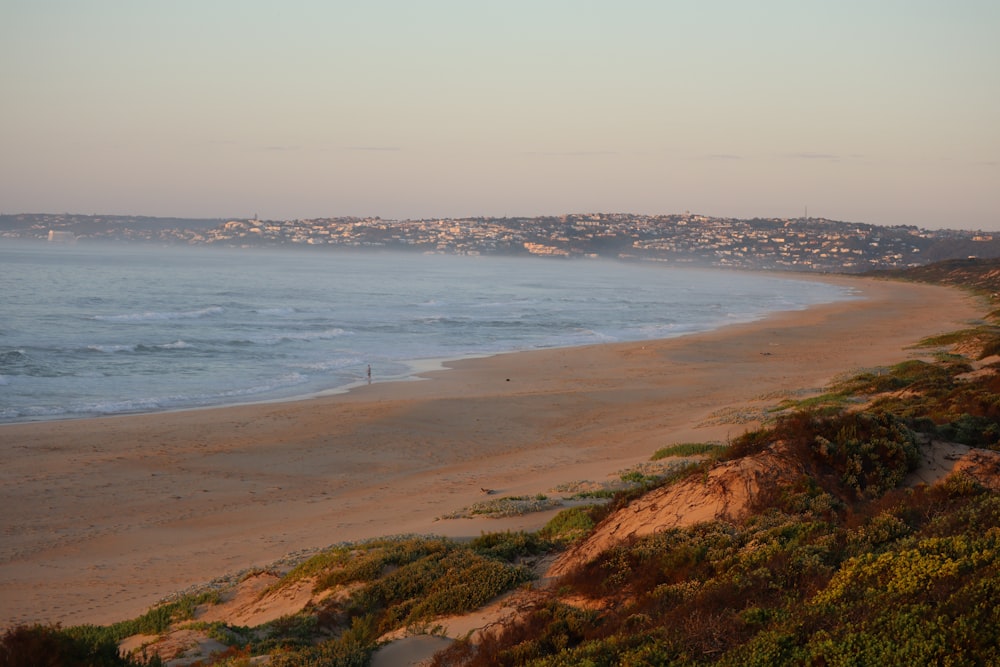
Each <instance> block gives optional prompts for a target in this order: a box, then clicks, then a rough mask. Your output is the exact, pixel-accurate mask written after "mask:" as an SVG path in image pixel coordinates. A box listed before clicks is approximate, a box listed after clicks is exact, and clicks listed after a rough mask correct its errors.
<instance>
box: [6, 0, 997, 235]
mask: <svg viewBox="0 0 1000 667" xmlns="http://www.w3.org/2000/svg"><path fill="white" fill-rule="evenodd" d="M998 35H1000V2H997V1H996V0H941V1H940V2H930V1H927V0H906V1H902V0H866V1H857V0H837V1H828V2H818V1H808V0H794V1H792V0H789V1H780V0H758V1H756V2H750V1H748V0H747V1H740V2H735V1H732V0H717V1H712V0H691V1H687V0H677V1H671V0H616V1H611V0H607V1H587V0H575V1H572V2H570V1H561V0H560V1H555V0H534V1H532V2H526V1H521V0H507V1H505V2H477V1H475V0H462V1H446V0H432V1H423V2H422V1H420V0H401V1H396V0H366V1H359V2H350V3H347V2H339V1H333V2H330V1H320V0H316V1H311V0H283V1H282V2H265V1H263V0H238V1H237V0H197V1H192V0H170V1H168V2H152V1H141V0H86V1H83V0H0V85H2V90H3V97H2V103H0V212H5V213H17V212H66V211H69V212H77V213H122V214H125V213H128V214H140V215H177V216H189V217H193V216H208V217H246V216H252V215H253V214H255V213H257V214H259V215H260V216H261V217H262V218H274V219H284V218H296V217H319V216H337V215H362V216H363V215H379V216H382V217H401V218H405V217H409V218H420V217H433V216H465V215H512V216H513V215H546V214H559V213H571V212H587V211H604V212H633V213H677V212H683V211H685V210H690V211H692V212H698V213H704V214H707V215H719V216H736V217H754V216H768V217H770V216H775V217H784V216H789V217H795V216H800V215H802V213H803V212H804V211H805V209H806V207H808V212H809V214H810V215H815V216H823V217H828V218H835V219H842V220H852V221H863V222H871V223H875V224H887V225H892V224H916V225H919V226H923V227H931V228H936V227H953V228H968V229H990V230H1000V37H998Z"/></svg>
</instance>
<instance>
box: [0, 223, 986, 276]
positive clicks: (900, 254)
mask: <svg viewBox="0 0 1000 667" xmlns="http://www.w3.org/2000/svg"><path fill="white" fill-rule="evenodd" d="M52 234H56V235H60V238H62V235H64V234H72V235H73V237H74V238H75V239H76V240H77V241H79V242H81V243H87V242H95V241H113V242H133V243H134V242H143V243H157V244H174V245H218V246H226V247H246V248H250V247H271V246H286V247H298V248H309V249H313V250H319V249H333V248H336V249H348V250H352V251H373V250H400V251H407V252H421V253H436V254H457V255H508V256H524V257H527V256H537V257H549V258H574V257H592V258H593V257H599V258H605V259H618V260H628V261H656V262H665V263H667V264H670V265H675V266H705V267H718V268H738V269H750V270H782V271H804V272H811V273H826V272H833V273H864V272H866V271H872V270H885V269H899V268H905V267H912V266H921V265H924V264H927V263H930V262H935V261H940V260H945V259H960V258H961V259H964V258H967V257H997V256H1000V235H996V236H995V235H994V234H992V233H988V232H982V231H974V230H954V229H939V230H928V229H921V228H918V227H916V226H909V225H907V226H894V227H883V226H878V225H871V224H866V223H860V222H843V221H837V220H828V219H825V218H815V217H802V218H752V219H739V218H720V217H712V216H707V215H695V214H690V213H684V214H666V215H637V214H625V213H592V214H567V215H561V216H539V217H511V218H495V217H468V218H442V219H425V220H389V219H382V218H379V217H365V218H359V217H329V218H314V219H295V220H259V219H257V218H256V217H253V218H236V219H206V218H197V219H189V220H188V219H180V218H154V217H145V216H118V215H90V216H88V215H75V214H36V213H25V214H5V215H0V239H34V240H45V239H49V238H50V235H52ZM65 238H68V236H66V237H65Z"/></svg>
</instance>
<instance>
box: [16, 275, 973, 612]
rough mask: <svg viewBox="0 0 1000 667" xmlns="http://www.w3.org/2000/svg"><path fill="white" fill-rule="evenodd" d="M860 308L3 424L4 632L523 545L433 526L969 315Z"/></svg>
mask: <svg viewBox="0 0 1000 667" xmlns="http://www.w3.org/2000/svg"><path fill="white" fill-rule="evenodd" d="M831 280H837V281H838V282H843V283H848V284H850V285H852V286H855V287H856V288H857V289H858V290H859V291H860V292H862V293H863V295H864V298H863V299H859V300H857V301H851V302H843V303H837V304H831V305H825V306H820V307H816V308H812V309H809V310H807V311H802V312H796V313H786V314H781V315H777V316H774V317H772V318H769V319H767V320H765V321H761V322H756V323H752V324H744V325H736V326H731V327H728V328H725V329H722V330H719V331H716V332H713V333H710V334H704V335H697V336H687V337H683V338H677V339H671V340H665V341H653V342H646V343H634V344H632V343H630V344H614V345H601V346H594V347H583V348H574V349H565V350H546V351H533V352H523V353H517V354H509V355H501V356H497V357H491V358H486V359H471V360H464V361H461V362H455V363H450V364H448V366H449V367H450V368H449V369H448V370H442V371H433V372H428V373H426V374H425V379H423V380H420V381H412V382H398V383H385V384H379V383H375V384H372V385H370V386H365V387H362V388H359V389H358V390H356V391H353V392H351V393H348V394H339V395H333V396H327V397H322V398H315V399H310V400H303V401H295V402H286V403H273V404H262V405H251V406H238V407H232V408H223V409H211V410H195V411H185V412H175V413H169V414H157V415H141V416H129V417H114V418H104V419H89V420H79V421H63V422H50V423H32V424H11V425H3V426H0V481H2V484H0V517H2V521H0V523H2V527H3V533H2V536H0V623H2V626H3V627H6V626H8V625H10V624H13V623H17V622H32V621H52V622H56V621H58V622H62V623H64V624H77V623H109V622H113V621H117V620H122V619H125V618H129V617H132V616H135V615H137V614H139V613H141V612H143V611H145V609H147V608H148V607H149V606H150V605H152V604H153V603H155V602H156V601H157V600H159V599H160V598H162V597H163V596H165V595H168V594H170V593H172V592H175V591H178V590H181V589H184V588H186V587H188V586H190V585H192V584H197V583H200V582H205V581H208V580H210V579H212V578H214V577H216V576H218V575H220V574H223V573H225V572H232V571H238V570H242V569H244V568H249V567H254V566H261V565H265V564H267V563H269V562H272V561H274V560H277V559H279V558H281V557H283V556H285V555H286V554H289V553H291V552H295V551H297V550H302V549H312V548H318V547H323V546H326V545H329V544H332V543H337V542H342V541H348V540H357V539H362V538H367V537H375V536H379V535H388V534H399V533H435V534H440V535H449V536H456V537H462V536H476V535H479V534H480V533H481V532H483V531H493V530H504V529H508V528H510V529H519V528H525V529H533V528H537V527H538V526H540V525H541V524H542V523H544V521H546V520H547V519H548V518H549V517H550V516H551V514H552V512H548V513H541V514H535V515H528V516H525V517H518V518H513V519H504V520H483V519H479V520H470V519H456V520H438V517H441V516H443V515H446V514H449V513H452V512H455V511H456V510H459V509H461V508H462V507H467V506H469V505H471V504H472V503H474V502H477V501H479V500H482V499H483V489H491V490H494V491H495V492H496V493H498V494H510V495H513V494H535V493H545V492H550V491H551V490H552V489H553V488H555V487H556V486H558V485H560V484H565V483H571V482H576V481H580V480H597V481H600V480H606V479H608V477H609V475H614V474H615V473H616V472H618V471H620V470H623V469H626V468H628V467H630V466H632V465H635V464H638V463H641V462H644V461H647V460H648V458H649V455H650V454H651V453H652V452H653V451H655V450H656V449H657V448H659V447H662V446H665V445H668V444H672V443H677V442H688V441H708V440H719V441H724V440H725V439H726V438H728V437H730V436H735V435H738V434H740V433H742V432H743V431H744V430H746V429H747V428H749V427H752V426H753V425H754V424H753V418H754V415H755V414H756V412H755V410H759V409H760V408H762V407H764V406H767V405H771V404H773V403H775V402H776V401H777V400H779V399H780V397H781V396H785V395H791V394H795V393H798V392H800V391H801V390H810V389H818V388H820V387H822V386H824V385H825V384H826V383H827V382H829V381H830V380H831V379H832V378H833V377H834V376H836V375H838V374H840V373H843V372H848V371H852V370H857V369H861V368H868V367H873V366H877V365H885V364H891V363H894V362H897V361H901V360H903V359H906V358H908V357H911V356H913V355H915V354H919V353H920V352H918V351H914V350H910V349H907V346H908V345H910V344H912V343H914V342H916V341H918V340H919V339H921V338H923V337H925V336H928V335H932V334H935V333H941V332H945V331H951V330H954V329H957V328H961V327H963V326H965V324H966V323H967V322H968V321H970V320H973V319H975V318H977V317H978V316H979V315H980V313H981V312H982V306H981V304H979V303H978V302H977V301H976V300H975V299H973V298H971V297H968V296H967V295H965V294H964V293H962V292H959V291H957V290H953V289H946V288H939V287H932V286H923V285H911V284H902V283H888V282H880V281H872V280H866V279H850V278H836V279H831Z"/></svg>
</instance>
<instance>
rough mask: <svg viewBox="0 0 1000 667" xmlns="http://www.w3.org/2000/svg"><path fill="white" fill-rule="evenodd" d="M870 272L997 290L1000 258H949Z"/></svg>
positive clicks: (899, 277) (878, 274)
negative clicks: (909, 266) (904, 267)
mask: <svg viewBox="0 0 1000 667" xmlns="http://www.w3.org/2000/svg"><path fill="white" fill-rule="evenodd" d="M872 275H877V276H884V277H887V278H897V279H900V280H913V281H918V282H924V283H936V284H940V285H954V286H956V287H965V288H968V289H974V290H977V291H981V292H989V293H991V294H993V293H1000V258H995V257H994V258H969V259H949V260H945V261H942V262H935V263H933V264H927V265H925V266H916V267H911V268H907V269H894V270H888V271H876V272H873V274H872Z"/></svg>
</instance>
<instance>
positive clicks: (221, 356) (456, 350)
mask: <svg viewBox="0 0 1000 667" xmlns="http://www.w3.org/2000/svg"><path fill="white" fill-rule="evenodd" d="M847 298H852V293H851V291H850V290H848V289H845V288H842V287H837V286H833V285H829V284H824V283H820V282H813V281H808V280H796V279H792V278H791V277H789V276H781V275H778V274H775V275H762V274H749V273H736V272H727V271H718V270H695V269H675V268H668V267H666V266H664V265H653V264H637V263H621V262H613V261H607V260H552V259H542V258H503V257H468V256H462V257H460V256H445V255H420V254H416V253H414V254H392V253H376V252H354V253H352V252H347V251H337V250H325V251H320V250H308V249H272V250H261V249H224V250H223V249H213V248H207V247H189V248H180V247H164V248H158V247H152V246H148V245H140V244H135V245H85V244H77V245H58V244H42V243H27V242H11V241H0V422H15V421H30V420H44V419H63V418H73V417H87V416H95V415H108V414H124V413H136V412H155V411H166V410H175V409H182V408H192V407H203V406H215V405H225V404H235V403H244V402H254V401H269V400H281V399H286V398H290V397H296V396H305V395H313V394H316V393H321V392H326V391H335V390H344V389H347V388H350V387H351V386H354V385H357V384H361V383H366V382H368V369H369V367H370V368H371V373H372V381H374V382H382V381H388V380H402V379H408V378H412V376H413V374H414V373H415V372H416V371H417V370H418V369H420V368H426V367H427V366H428V361H430V360H436V361H440V360H445V359H456V358H462V357H469V356H482V355H491V354H498V353H504V352H512V351H517V350H529V349H538V348H552V347H566V346H580V345H589V344H594V343H608V342H617V341H637V340H646V339H654V338H667V337H673V336H679V335H683V334H687V333H693V332H700V331H707V330H711V329H715V328H718V327H720V326H723V325H726V324H731V323H736V322H747V321H751V320H755V319H759V318H761V317H764V316H765V315H767V314H768V313H773V312H776V311H783V310H796V309H802V308H805V307H807V306H809V305H811V304H816V303H821V302H830V301H835V300H840V299H847Z"/></svg>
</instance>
